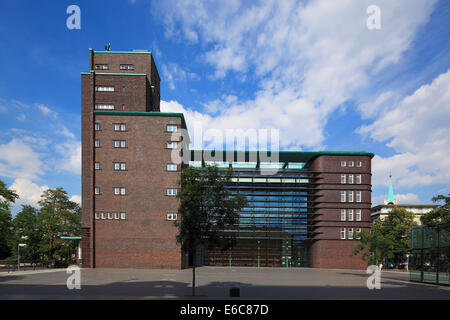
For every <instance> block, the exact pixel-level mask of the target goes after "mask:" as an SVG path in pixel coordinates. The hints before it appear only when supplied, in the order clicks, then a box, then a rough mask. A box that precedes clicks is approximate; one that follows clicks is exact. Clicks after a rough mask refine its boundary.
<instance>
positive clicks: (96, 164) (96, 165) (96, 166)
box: [95, 162, 100, 170]
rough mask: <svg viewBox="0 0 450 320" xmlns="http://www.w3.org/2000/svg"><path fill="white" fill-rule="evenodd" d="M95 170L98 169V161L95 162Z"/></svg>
mask: <svg viewBox="0 0 450 320" xmlns="http://www.w3.org/2000/svg"><path fill="white" fill-rule="evenodd" d="M95 170H100V162H96V163H95Z"/></svg>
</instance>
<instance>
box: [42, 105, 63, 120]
mask: <svg viewBox="0 0 450 320" xmlns="http://www.w3.org/2000/svg"><path fill="white" fill-rule="evenodd" d="M37 108H38V109H39V111H40V112H41V113H42V114H43V115H44V116H52V117H53V118H54V119H56V118H57V117H58V114H57V113H56V112H54V111H53V110H51V109H50V108H48V107H47V106H45V105H43V104H38V105H37Z"/></svg>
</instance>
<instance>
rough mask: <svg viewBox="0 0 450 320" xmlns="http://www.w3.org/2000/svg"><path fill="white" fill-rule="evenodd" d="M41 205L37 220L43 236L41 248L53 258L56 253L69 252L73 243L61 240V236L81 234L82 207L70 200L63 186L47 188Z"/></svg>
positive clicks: (42, 196) (40, 202)
mask: <svg viewBox="0 0 450 320" xmlns="http://www.w3.org/2000/svg"><path fill="white" fill-rule="evenodd" d="M39 205H40V206H41V210H40V212H39V214H38V216H37V220H38V225H39V227H40V229H41V237H42V241H41V245H40V250H41V251H42V252H46V253H47V256H48V258H49V259H52V258H53V256H54V254H55V253H58V254H59V255H60V256H61V255H64V253H66V254H67V252H68V251H69V249H71V248H72V247H73V245H72V244H71V243H70V242H67V241H64V240H61V236H74V235H79V234H80V232H81V231H80V230H81V215H80V212H81V210H80V207H79V206H78V204H77V203H75V202H73V201H70V200H69V198H68V196H67V192H66V191H65V190H64V189H63V188H57V189H47V190H45V191H44V192H43V194H42V195H41V200H40V201H39Z"/></svg>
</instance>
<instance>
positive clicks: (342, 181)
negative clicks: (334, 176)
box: [341, 174, 345, 184]
mask: <svg viewBox="0 0 450 320" xmlns="http://www.w3.org/2000/svg"><path fill="white" fill-rule="evenodd" d="M341 184H345V174H341Z"/></svg>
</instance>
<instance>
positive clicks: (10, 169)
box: [0, 138, 43, 179]
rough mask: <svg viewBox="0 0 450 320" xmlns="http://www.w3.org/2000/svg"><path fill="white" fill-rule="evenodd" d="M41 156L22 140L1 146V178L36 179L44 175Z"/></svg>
mask: <svg viewBox="0 0 450 320" xmlns="http://www.w3.org/2000/svg"><path fill="white" fill-rule="evenodd" d="M42 168H43V163H42V161H41V160H40V157H39V154H38V153H36V152H35V151H34V150H33V149H32V148H31V147H30V146H29V145H28V144H27V143H25V142H24V141H23V140H21V139H17V138H16V139H13V140H11V141H10V142H9V143H7V144H0V176H4V177H10V178H24V179H34V178H36V177H37V176H38V175H39V174H42V172H43V171H42Z"/></svg>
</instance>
